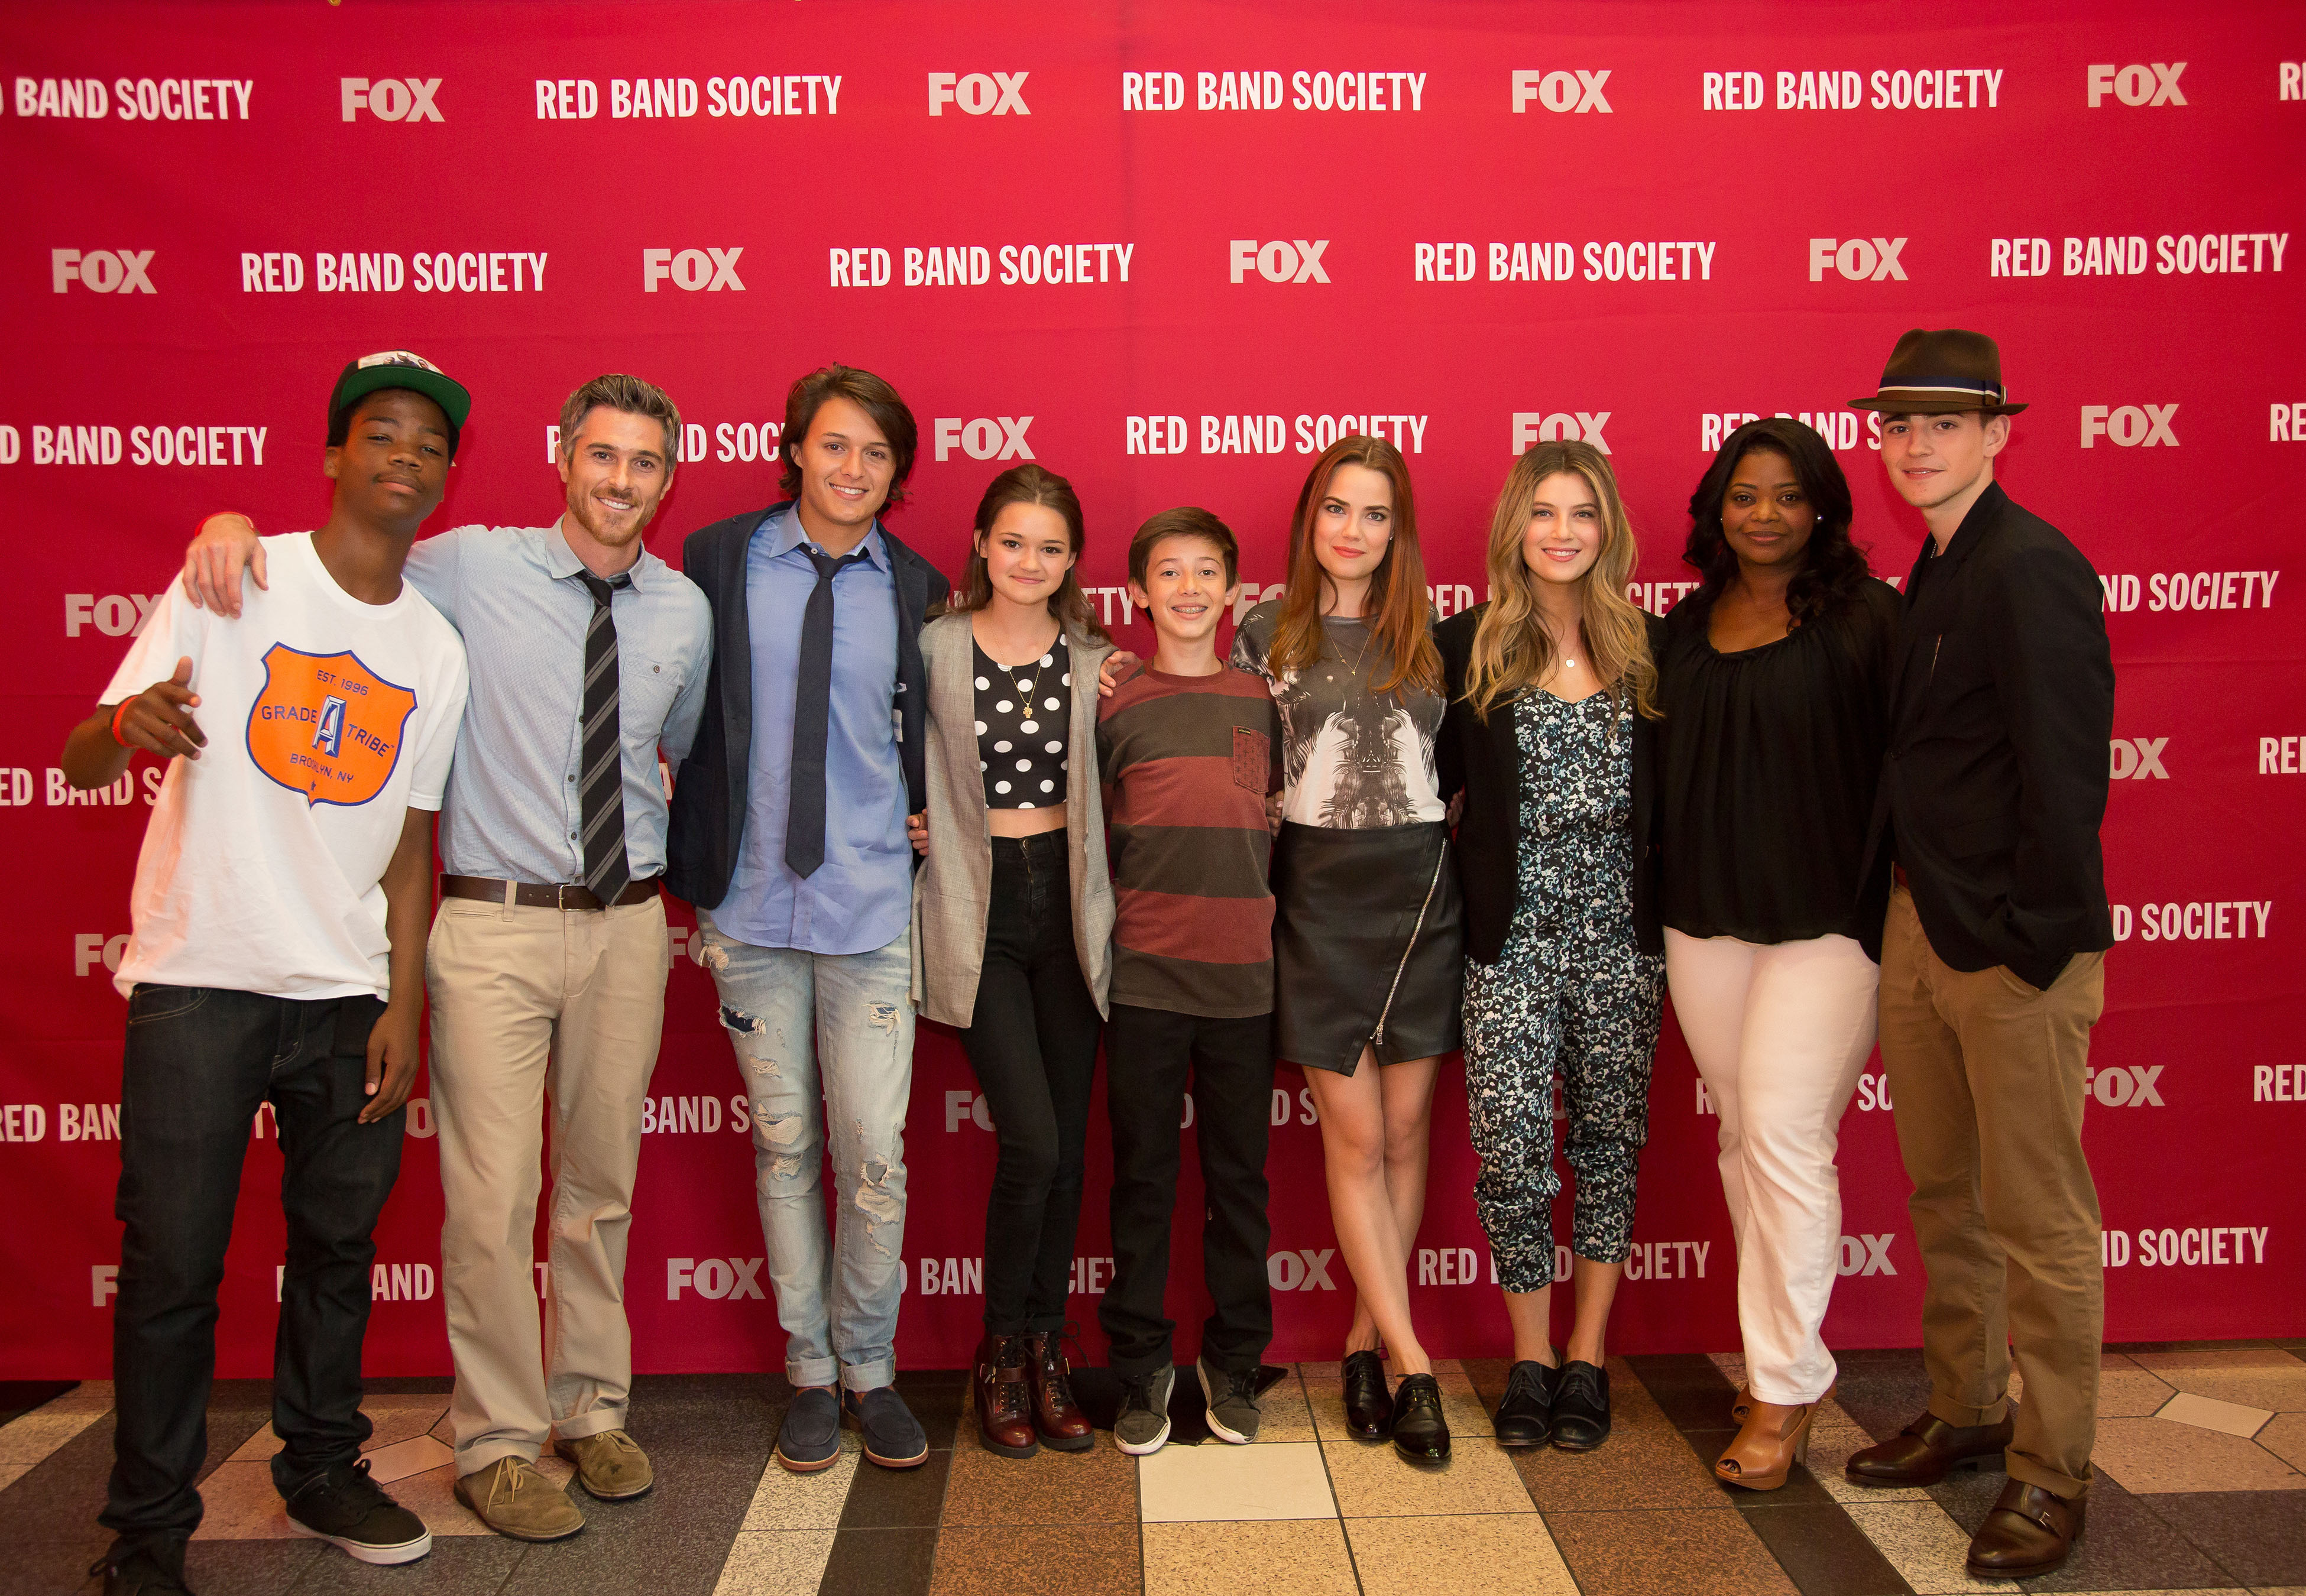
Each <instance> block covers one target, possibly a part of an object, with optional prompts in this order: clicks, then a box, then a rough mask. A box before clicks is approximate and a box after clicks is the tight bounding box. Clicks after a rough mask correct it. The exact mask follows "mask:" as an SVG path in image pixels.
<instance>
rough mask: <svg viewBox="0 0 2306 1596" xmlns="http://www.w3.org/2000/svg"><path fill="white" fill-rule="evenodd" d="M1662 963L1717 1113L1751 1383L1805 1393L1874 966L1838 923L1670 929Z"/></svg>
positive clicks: (1802, 1397) (1766, 1391) (1836, 1244)
mask: <svg viewBox="0 0 2306 1596" xmlns="http://www.w3.org/2000/svg"><path fill="white" fill-rule="evenodd" d="M1665 968H1666V981H1667V984H1668V986H1669V987H1670V989H1671V991H1672V993H1673V1011H1674V1014H1675V1016H1676V1018H1678V1020H1680V1022H1681V1034H1682V1036H1683V1037H1684V1038H1685V1039H1687V1042H1688V1043H1689V1051H1690V1054H1691V1055H1692V1056H1693V1057H1695V1059H1696V1061H1697V1072H1698V1073H1699V1074H1700V1075H1702V1076H1704V1079H1705V1089H1706V1093H1707V1095H1708V1096H1709V1097H1711V1098H1712V1102H1713V1110H1714V1113H1716V1114H1719V1115H1720V1116H1721V1194H1722V1196H1723V1197H1724V1198H1726V1199H1728V1200H1729V1223H1730V1225H1731V1226H1732V1227H1733V1228H1734V1229H1735V1230H1736V1232H1737V1235H1738V1329H1739V1331H1740V1333H1741V1334H1742V1335H1743V1336H1744V1339H1745V1346H1746V1376H1747V1385H1748V1387H1750V1388H1751V1389H1752V1391H1753V1393H1754V1395H1755V1396H1758V1397H1760V1398H1761V1399H1762V1400H1763V1401H1764V1402H1775V1403H1809V1402H1815V1401H1817V1400H1818V1399H1819V1398H1820V1397H1822V1396H1823V1395H1825V1394H1826V1392H1827V1391H1828V1390H1830V1389H1832V1386H1833V1378H1834V1372H1835V1370H1834V1362H1833V1354H1832V1353H1829V1352H1827V1351H1826V1350H1825V1342H1824V1340H1823V1337H1822V1336H1820V1335H1819V1333H1818V1328H1819V1326H1820V1325H1822V1324H1823V1322H1824V1319H1825V1309H1826V1304H1827V1302H1829V1301H1830V1300H1831V1299H1832V1295H1833V1282H1834V1276H1835V1274H1836V1272H1837V1270H1838V1268H1839V1267H1840V1264H1841V1177H1840V1175H1839V1174H1838V1173H1837V1172H1836V1170H1835V1169H1834V1166H1833V1156H1834V1151H1835V1148H1837V1147H1838V1146H1839V1144H1840V1140H1841V1131H1840V1127H1841V1112H1842V1110H1843V1109H1845V1108H1847V1107H1848V1106H1849V1094H1850V1093H1851V1092H1852V1091H1853V1090H1855V1089H1856V1088H1857V1085H1858V1070H1859V1068H1860V1067H1861V1066H1862V1065H1863V1064H1864V1063H1865V1062H1866V1054H1867V1053H1868V1052H1869V1051H1871V1050H1872V1048H1873V1046H1874V1019H1875V998H1876V995H1877V994H1878V992H1879V990H1880V983H1881V973H1882V972H1881V970H1880V969H1879V967H1877V966H1876V965H1875V962H1874V961H1873V960H1870V959H1868V958H1867V957H1866V952H1865V950H1864V949H1863V948H1861V947H1859V946H1858V943H1857V942H1856V941H1854V940H1853V939H1852V938H1849V937H1847V936H1820V937H1814V938H1812V939H1810V940H1808V941H1806V942H1789V943H1772V944H1761V943H1748V942H1740V941H1738V939H1737V938H1736V937H1734V936H1713V937H1695V936H1685V935H1682V934H1681V933H1680V932H1678V931H1674V930H1671V929H1669V930H1668V931H1667V932H1666V934H1665Z"/></svg>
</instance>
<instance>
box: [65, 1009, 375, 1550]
mask: <svg viewBox="0 0 2306 1596" xmlns="http://www.w3.org/2000/svg"><path fill="white" fill-rule="evenodd" d="M383 1011H384V1005H383V1003H381V1002H380V1001H379V1000H378V999H376V998H373V997H367V996H361V997H345V998H325V999H320V1000H317V1001H300V1000H296V999H291V998H279V997H266V996H262V995H260V994H256V993H252V992H234V991H228V990H224V989H220V988H215V987H199V986H150V985H145V986H138V987H137V988H136V992H135V995H134V996H132V998H130V999H129V1003H128V1047H127V1054H126V1062H125V1067H124V1079H123V1080H122V1083H121V1104H120V1136H121V1140H120V1160H121V1170H120V1195H119V1199H118V1202H117V1205H116V1211H117V1214H118V1216H119V1218H120V1219H121V1221H122V1223H123V1224H124V1225H125V1226H126V1229H125V1231H124V1233H123V1234H122V1237H121V1243H120V1280H119V1287H120V1296H119V1301H118V1302H117V1303H116V1304H115V1309H114V1318H113V1327H112V1362H113V1382H114V1387H115V1398H114V1400H115V1406H116V1408H117V1411H118V1415H119V1416H118V1421H117V1424H116V1427H115V1431H114V1436H113V1449H114V1463H113V1468H112V1486H111V1493H110V1499H109V1500H108V1501H107V1503H106V1505H105V1509H104V1512H103V1514H102V1515H101V1521H102V1523H104V1525H105V1527H106V1528H107V1529H109V1530H111V1531H113V1532H115V1533H116V1534H117V1535H118V1536H119V1537H120V1538H121V1540H122V1541H127V1542H157V1541H168V1540H176V1541H182V1540H184V1538H186V1537H188V1536H189V1535H191V1533H192V1531H193V1530H195V1529H197V1528H198V1527H199V1526H200V1522H201V1498H200V1493H199V1492H198V1491H197V1490H196V1489H194V1488H193V1481H194V1479H195V1478H196V1477H197V1476H198V1475H199V1473H200V1470H201V1463H202V1462H203V1460H204V1459H205V1458H206V1456H207V1455H208V1402H209V1383H210V1381H211V1380H212V1379H213V1378H214V1376H215V1373H216V1323H217V1288H218V1285H219V1284H221V1282H222V1281H223V1279H224V1258H225V1248H226V1244H227V1243H228V1242H230V1241H231V1239H232V1218H233V1208H234V1205H235V1203H236V1202H237V1201H238V1199H239V1197H240V1174H241V1162H242V1159H243V1157H244V1156H246V1154H247V1151H248V1143H249V1134H250V1127H251V1124H252V1121H253V1120H254V1119H255V1116H256V1113H257V1109H258V1105H260V1104H262V1103H265V1102H268V1101H269V1102H270V1103H271V1105H272V1108H273V1114H274V1118H275V1121H276V1122H277V1123H278V1127H279V1135H280V1150H281V1154H282V1156H284V1158H285V1159H286V1168H285V1169H284V1170H283V1172H282V1174H281V1180H280V1206H281V1208H283V1210H284V1211H285V1212H286V1216H287V1221H288V1252H287V1259H286V1263H287V1270H286V1275H285V1276H283V1278H282V1282H281V1287H280V1321H279V1332H278V1336H277V1338H276V1339H275V1341H274V1344H273V1353H272V1364H273V1386H272V1393H273V1394H272V1427H273V1429H274V1430H276V1431H277V1432H278V1435H279V1437H280V1439H281V1442H282V1447H281V1450H280V1452H279V1453H278V1455H276V1456H275V1457H274V1458H273V1459H272V1479H273V1482H274V1484H276V1485H277V1486H278V1487H279V1488H280V1492H281V1494H282V1495H283V1496H286V1495H288V1494H289V1493H290V1492H292V1491H294V1490H295V1488H296V1487H297V1486H298V1485H300V1484H302V1483H303V1481H305V1480H307V1479H309V1478H310V1477H311V1476H312V1475H313V1474H314V1473H317V1472H320V1470H322V1469H325V1468H329V1467H331V1466H333V1465H335V1464H340V1463H341V1464H349V1463H352V1462H354V1461H355V1460H356V1459H357V1458H358V1457H359V1455H360V1448H361V1444H362V1443H363V1441H365V1440H367V1439H368V1437H369V1429H370V1427H369V1421H368V1420H367V1419H366V1418H364V1417H363V1415H362V1413H361V1411H360V1401H361V1339H362V1337H363V1336H364V1335H365V1334H366V1332H367V1329H368V1309H369V1289H370V1275H369V1269H370V1266H371V1265H372V1263H373V1262H374V1261H375V1259H376V1243H375V1242H374V1240H373V1239H372V1231H373V1230H374V1228H375V1225H376V1219H377V1215H378V1214H379V1213H380V1212H381V1211H382V1210H383V1208H384V1199H385V1198H386V1197H387V1196H388V1195H389V1193H390V1192H391V1191H392V1182H393V1180H394V1177H396V1176H397V1174H399V1173H400V1141H401V1135H402V1126H403V1122H404V1121H405V1120H406V1111H402V1112H400V1113H396V1114H388V1115H387V1116H385V1117H384V1118H383V1119H381V1120H380V1121H378V1122H376V1123H374V1124H371V1125H363V1124H361V1123H359V1122H358V1116H359V1114H360V1111H361V1109H362V1108H363V1106H364V1105H366V1103H367V1102H368V1097H367V1094H366V1091H365V1089H364V1088H365V1086H366V1064H367V1060H368V1039H369V1032H370V1031H371V1030H372V1029H373V1028H374V1027H375V1025H376V1020H377V1016H378V1015H380V1014H381V1013H382V1012H383Z"/></svg>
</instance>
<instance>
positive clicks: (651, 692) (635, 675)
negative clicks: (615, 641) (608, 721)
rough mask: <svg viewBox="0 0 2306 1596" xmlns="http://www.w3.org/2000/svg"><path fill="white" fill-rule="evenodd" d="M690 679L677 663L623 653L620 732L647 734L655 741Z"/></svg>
mask: <svg viewBox="0 0 2306 1596" xmlns="http://www.w3.org/2000/svg"><path fill="white" fill-rule="evenodd" d="M686 681H687V678H686V677H685V676H684V675H683V674H682V672H681V667H680V664H679V661H674V660H660V659H657V658H654V657H653V656H652V655H649V654H646V653H641V652H640V651H639V650H637V649H629V648H628V649H625V650H623V651H622V655H621V658H620V659H619V661H618V672H617V725H618V730H620V731H621V732H622V733H623V734H624V735H625V736H627V737H632V736H634V735H636V733H645V734H646V736H647V738H648V740H649V741H651V742H654V741H655V740H656V738H657V735H658V733H660V732H661V731H662V730H663V729H664V722H665V720H666V717H668V716H669V715H670V714H671V713H672V701H673V700H674V699H675V698H677V697H679V695H680V689H681V687H682V686H683V685H684V683H685V682H686Z"/></svg>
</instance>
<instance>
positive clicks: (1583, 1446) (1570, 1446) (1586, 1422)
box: [1553, 1360, 1610, 1452]
mask: <svg viewBox="0 0 2306 1596" xmlns="http://www.w3.org/2000/svg"><path fill="white" fill-rule="evenodd" d="M1609 1438H1610V1371H1609V1370H1606V1369H1602V1368H1600V1367H1598V1366H1597V1365H1595V1364H1592V1363H1584V1362H1578V1361H1574V1360H1573V1361H1570V1362H1567V1363H1564V1364H1563V1365H1562V1366H1561V1370H1560V1375H1559V1378H1557V1379H1556V1380H1555V1381H1554V1386H1553V1444H1554V1446H1555V1447H1557V1448H1558V1449H1559V1450H1560V1451H1563V1452H1591V1451H1592V1450H1593V1448H1594V1447H1598V1446H1600V1445H1601V1443H1602V1442H1603V1441H1606V1440H1608V1439H1609Z"/></svg>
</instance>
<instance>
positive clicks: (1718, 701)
mask: <svg viewBox="0 0 2306 1596" xmlns="http://www.w3.org/2000/svg"><path fill="white" fill-rule="evenodd" d="M1902 608H1903V601H1902V600H1901V599H1900V597H1899V595H1898V591H1897V589H1895V588H1893V587H1892V586H1891V585H1889V584H1888V583H1886V582H1876V581H1871V580H1869V581H1867V583H1866V585H1865V587H1864V588H1863V589H1861V590H1860V592H1859V593H1858V597H1856V598H1855V599H1852V600H1851V601H1849V602H1847V603H1845V604H1843V605H1842V606H1841V608H1840V609H1839V610H1836V611H1835V612H1833V613H1832V614H1829V615H1827V616H1825V617H1823V619H1816V620H1812V621H1810V622H1808V623H1806V624H1805V625H1802V626H1798V627H1795V628H1794V629H1793V630H1792V631H1790V632H1789V633H1787V634H1786V636H1783V637H1781V638H1780V639H1779V640H1778V641H1777V642H1775V643H1767V644H1763V645H1762V646H1761V647H1759V648H1749V649H1742V650H1739V651H1738V652H1737V653H1720V652H1718V651H1716V650H1715V648H1714V646H1713V644H1712V643H1711V642H1709V641H1708V640H1707V638H1706V635H1705V633H1706V625H1707V622H1708V620H1709V619H1710V616H1711V612H1712V604H1711V602H1700V601H1699V600H1697V599H1695V598H1694V597H1693V598H1691V599H1688V600H1685V601H1684V602H1681V603H1679V604H1678V605H1676V606H1675V607H1674V609H1673V611H1672V613H1671V614H1670V615H1668V616H1667V617H1666V622H1665V635H1666V644H1665V650H1664V653H1663V654H1662V656H1661V658H1660V660H1659V661H1658V696H1659V699H1660V702H1661V705H1662V707H1663V708H1664V711H1665V718H1664V721H1663V722H1662V724H1661V727H1660V731H1661V744H1662V750H1663V755H1664V769H1663V771H1662V772H1661V774H1662V777H1663V781H1662V782H1661V816H1660V823H1659V824H1660V827H1661V843H1662V849H1663V854H1664V882H1663V892H1662V907H1663V911H1664V912H1663V916H1662V917H1663V919H1664V921H1665V923H1666V925H1668V926H1671V927H1672V928H1673V929H1675V930H1676V931H1679V932H1681V933H1682V934H1683V935H1687V936H1734V937H1737V938H1738V939H1739V940H1740V941H1742V942H1750V943H1781V942H1800V941H1804V940H1806V939H1807V938H1810V937H1814V936H1826V935H1837V934H1838V935H1844V936H1857V935H1858V931H1859V926H1858V884H1859V875H1860V872H1861V869H1862V866H1863V863H1864V858H1863V856H1864V851H1865V845H1866V824H1867V822H1868V821H1869V820H1870V819H1871V818H1872V816H1873V813H1874V789H1875V784H1876V783H1877V782H1878V781H1879V780H1880V777H1881V772H1882V752H1883V747H1885V746H1886V744H1887V742H1888V738H1889V694H1890V670H1891V661H1892V645H1893V644H1894V643H1895V641H1896V638H1897V632H1898V619H1899V615H1900V611H1901V610H1902Z"/></svg>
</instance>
